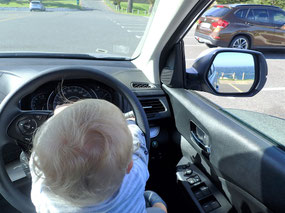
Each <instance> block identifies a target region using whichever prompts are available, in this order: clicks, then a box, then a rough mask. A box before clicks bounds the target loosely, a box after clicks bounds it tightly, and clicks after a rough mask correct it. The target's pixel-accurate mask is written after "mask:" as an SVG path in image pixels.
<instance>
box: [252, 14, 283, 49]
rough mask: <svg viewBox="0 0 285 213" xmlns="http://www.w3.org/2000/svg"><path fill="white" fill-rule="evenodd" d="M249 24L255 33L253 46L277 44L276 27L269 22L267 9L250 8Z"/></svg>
mask: <svg viewBox="0 0 285 213" xmlns="http://www.w3.org/2000/svg"><path fill="white" fill-rule="evenodd" d="M247 21H248V22H247V25H249V26H250V28H249V31H251V32H252V34H253V35H254V40H253V46H254V47H256V48H258V47H266V46H267V47H268V46H276V45H278V44H276V41H275V40H274V38H275V27H274V26H273V25H272V23H270V22H269V15H268V12H267V9H260V8H255V9H250V10H249V12H248V14H247Z"/></svg>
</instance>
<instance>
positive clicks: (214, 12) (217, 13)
mask: <svg viewBox="0 0 285 213" xmlns="http://www.w3.org/2000/svg"><path fill="white" fill-rule="evenodd" d="M229 11H230V8H228V7H222V6H215V7H212V8H211V9H210V10H208V11H206V12H205V13H204V14H203V16H213V17H222V16H224V15H226V13H228V12H229Z"/></svg>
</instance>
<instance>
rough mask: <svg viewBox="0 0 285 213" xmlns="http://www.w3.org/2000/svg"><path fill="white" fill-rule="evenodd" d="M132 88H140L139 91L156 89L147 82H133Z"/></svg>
mask: <svg viewBox="0 0 285 213" xmlns="http://www.w3.org/2000/svg"><path fill="white" fill-rule="evenodd" d="M131 86H132V87H133V88H138V89H150V88H155V86H154V85H153V84H150V83H147V82H132V83H131Z"/></svg>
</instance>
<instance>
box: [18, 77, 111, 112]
mask: <svg viewBox="0 0 285 213" xmlns="http://www.w3.org/2000/svg"><path fill="white" fill-rule="evenodd" d="M89 98H96V99H104V100H107V101H109V102H112V103H113V102H114V91H113V90H112V89H111V88H109V87H107V86H106V85H103V84H101V83H98V82H94V81H89V80H80V81H60V82H49V83H47V84H45V85H43V86H41V87H40V88H38V89H37V90H36V91H34V92H33V93H32V94H30V95H28V96H27V97H25V98H23V99H22V101H21V108H22V109H24V110H54V109H55V108H56V106H58V105H62V104H65V103H71V102H76V101H78V100H81V99H89Z"/></svg>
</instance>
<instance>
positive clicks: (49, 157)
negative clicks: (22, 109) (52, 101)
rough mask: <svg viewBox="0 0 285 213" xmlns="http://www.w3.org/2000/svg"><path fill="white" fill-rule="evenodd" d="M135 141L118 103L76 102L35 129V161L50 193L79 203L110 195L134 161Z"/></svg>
mask: <svg viewBox="0 0 285 213" xmlns="http://www.w3.org/2000/svg"><path fill="white" fill-rule="evenodd" d="M132 152H133V143H132V136H131V133H130V131H129V129H128V127H127V123H126V120H125V118H124V115H123V114H122V112H121V111H120V109H119V108H117V107H116V106H115V105H113V104H111V103H109V102H107V101H104V100H96V99H89V100H84V101H79V102H76V103H74V104H72V105H70V106H68V107H66V108H65V109H63V110H62V111H60V112H59V113H57V114H56V115H54V116H53V117H51V118H50V119H49V120H48V121H47V122H45V123H44V124H43V125H42V126H41V128H40V129H39V130H38V132H37V133H36V135H35V138H34V142H33V152H32V153H33V154H32V159H31V160H32V162H33V166H34V168H33V169H34V171H35V173H36V174H37V175H38V176H42V178H44V184H45V186H47V187H48V188H49V189H50V191H51V193H52V195H55V196H58V198H62V200H63V201H66V202H68V203H72V204H75V205H77V206H87V205H92V204H93V205H94V204H96V203H99V202H102V201H104V200H106V199H107V198H109V197H111V196H112V195H113V194H114V193H115V192H116V191H117V190H118V189H119V187H120V185H121V183H122V180H123V178H124V176H125V174H126V173H128V172H129V171H130V169H131V166H132Z"/></svg>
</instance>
